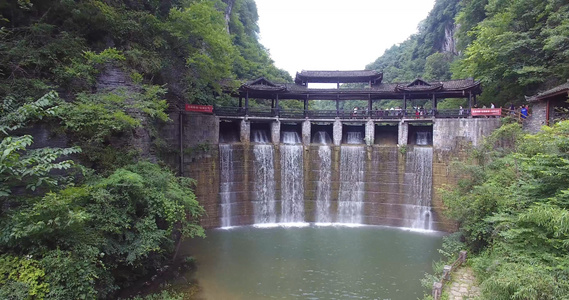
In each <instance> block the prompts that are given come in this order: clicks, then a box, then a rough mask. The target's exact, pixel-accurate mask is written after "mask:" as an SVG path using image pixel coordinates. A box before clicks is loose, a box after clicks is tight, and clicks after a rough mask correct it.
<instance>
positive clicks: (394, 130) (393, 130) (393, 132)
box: [373, 123, 399, 146]
mask: <svg viewBox="0 0 569 300" xmlns="http://www.w3.org/2000/svg"><path fill="white" fill-rule="evenodd" d="M398 140H399V126H398V124H396V123H395V124H390V123H386V124H375V136H374V142H373V143H374V144H376V145H380V146H395V145H397V143H398Z"/></svg>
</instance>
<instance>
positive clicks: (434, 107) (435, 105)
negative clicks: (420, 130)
mask: <svg viewBox="0 0 569 300" xmlns="http://www.w3.org/2000/svg"><path fill="white" fill-rule="evenodd" d="M432 111H433V117H434V116H435V115H436V114H437V96H436V95H435V93H433V109H432Z"/></svg>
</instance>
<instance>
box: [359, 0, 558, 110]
mask: <svg viewBox="0 0 569 300" xmlns="http://www.w3.org/2000/svg"><path fill="white" fill-rule="evenodd" d="M567 20H569V4H567V2H566V1H560V0H547V1H540V0H520V1H501V0H464V1H457V0H437V1H436V3H435V7H434V8H433V10H432V11H431V12H430V14H429V16H428V17H427V19H426V20H425V21H424V22H423V23H422V24H421V25H420V26H419V32H418V33H417V34H415V35H413V36H411V37H410V38H408V39H407V40H406V41H404V42H402V43H401V44H399V45H395V46H393V47H392V48H390V49H388V50H387V51H386V52H385V53H384V54H383V55H382V56H381V57H379V58H378V59H377V60H376V61H375V62H373V63H371V64H369V65H368V66H367V68H368V69H375V70H380V71H384V72H385V80H387V81H409V80H412V79H413V78H415V77H423V78H426V79H434V80H445V79H449V78H465V77H474V78H476V79H477V80H480V81H481V82H482V84H483V86H484V91H483V94H482V96H481V99H480V100H481V102H482V103H485V104H489V103H490V102H494V103H495V104H497V105H506V104H507V103H510V102H515V103H522V102H523V101H525V99H524V95H527V96H529V95H533V94H536V93H537V92H538V91H539V90H544V89H547V88H550V87H552V86H556V85H558V84H560V83H562V82H564V81H565V80H566V79H567V78H568V77H569V71H568V70H567V68H566V67H565V66H567V65H568V64H569V23H568V21H567ZM445 41H446V43H445ZM449 45H455V46H454V47H449Z"/></svg>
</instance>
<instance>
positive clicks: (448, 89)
mask: <svg viewBox="0 0 569 300" xmlns="http://www.w3.org/2000/svg"><path fill="white" fill-rule="evenodd" d="M481 92H482V89H481V87H480V82H479V81H476V80H474V79H472V78H468V79H459V80H450V81H429V82H427V81H424V80H422V79H416V80H414V81H412V82H406V83H377V84H372V85H371V86H367V87H360V88H339V89H336V88H334V89H314V88H308V87H307V86H306V85H300V84H295V83H273V82H271V81H269V80H266V79H265V78H258V79H256V80H252V81H249V82H247V83H245V84H243V85H242V86H241V87H240V88H239V94H240V95H241V96H245V94H248V95H249V97H251V98H261V99H271V98H273V97H275V96H276V95H277V94H278V97H279V99H309V100H336V99H339V100H365V99H368V98H372V99H403V98H404V97H405V98H406V99H430V98H432V97H433V95H435V97H436V98H438V99H441V98H467V97H468V96H469V94H470V93H472V94H473V95H479V94H480V93H481Z"/></svg>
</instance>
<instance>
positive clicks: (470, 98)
mask: <svg viewBox="0 0 569 300" xmlns="http://www.w3.org/2000/svg"><path fill="white" fill-rule="evenodd" d="M471 109H472V91H470V92H468V111H470V110H471Z"/></svg>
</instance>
